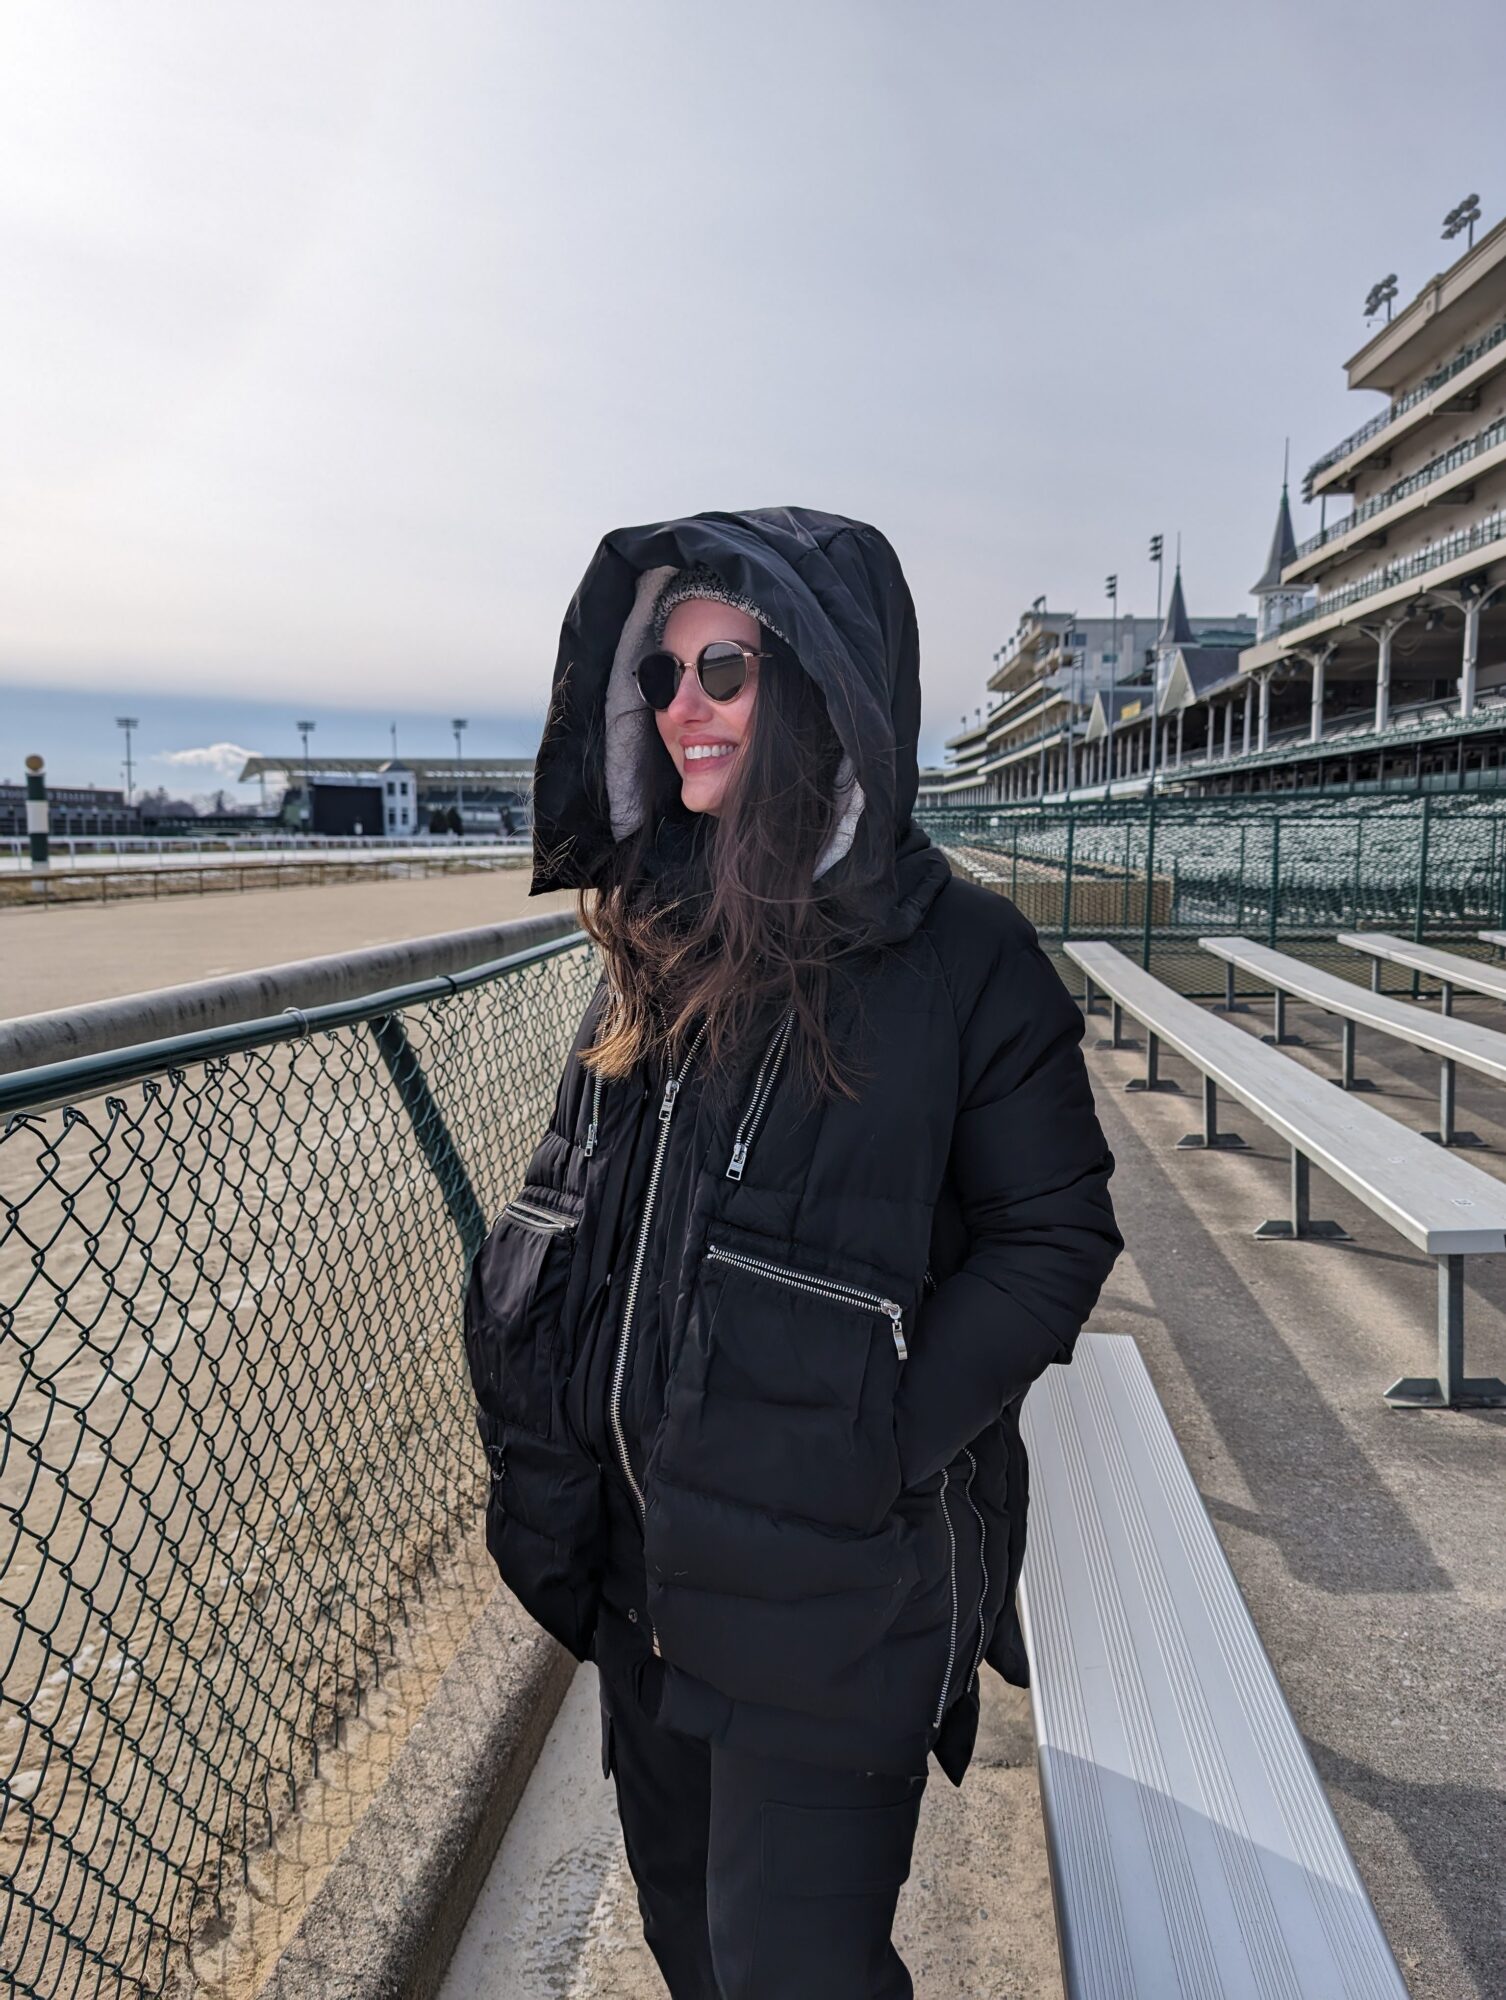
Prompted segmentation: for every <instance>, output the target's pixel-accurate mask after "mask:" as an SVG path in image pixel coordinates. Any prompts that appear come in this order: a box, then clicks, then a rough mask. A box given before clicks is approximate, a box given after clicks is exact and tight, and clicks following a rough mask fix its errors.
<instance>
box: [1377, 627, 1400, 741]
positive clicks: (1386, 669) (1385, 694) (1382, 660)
mask: <svg viewBox="0 0 1506 2000" xmlns="http://www.w3.org/2000/svg"><path fill="white" fill-rule="evenodd" d="M1395 637H1396V627H1395V626H1394V625H1393V624H1392V623H1391V621H1390V619H1389V618H1388V619H1387V620H1386V622H1385V624H1384V625H1382V627H1381V629H1380V652H1379V654H1378V655H1377V657H1376V662H1375V726H1376V728H1377V729H1389V728H1390V726H1391V641H1392V640H1393V639H1394V638H1395Z"/></svg>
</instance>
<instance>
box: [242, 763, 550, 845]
mask: <svg viewBox="0 0 1506 2000" xmlns="http://www.w3.org/2000/svg"><path fill="white" fill-rule="evenodd" d="M533 761H534V760H533V759H532V758H531V757H530V758H521V757H516V758H515V757H502V758H498V757H464V758H460V759H456V758H454V757H404V758H400V759H399V758H391V757H320V758H319V760H318V762H317V764H315V763H313V762H312V760H311V761H310V766H309V771H308V776H309V778H310V779H311V780H312V788H313V805H314V813H313V827H314V831H315V832H317V833H340V834H347V835H348V834H353V833H354V831H355V826H356V822H357V821H359V822H360V825H361V831H362V833H363V835H369V836H381V837H385V838H390V839H394V840H405V839H411V838H412V837H413V835H414V834H417V833H427V832H428V831H429V828H430V825H431V822H432V821H434V820H435V819H436V818H443V819H444V820H445V821H446V822H448V821H449V818H450V814H451V811H452V809H454V810H456V811H458V813H459V814H460V817H461V820H462V824H463V827H464V830H465V831H466V832H467V833H497V834H505V833H507V832H509V831H511V832H515V833H524V832H527V830H528V829H529V828H530V827H531V825H532V823H533ZM257 779H265V780H268V781H270V782H272V783H276V784H281V785H283V786H285V787H286V792H285V795H284V798H283V809H282V818H283V823H284V824H285V825H290V826H295V827H300V826H305V825H307V824H308V814H307V813H306V811H305V798H304V780H305V771H304V764H303V759H302V757H301V756H299V755H297V754H296V753H295V754H294V755H293V756H291V757H250V758H248V759H247V760H246V765H245V768H244V770H243V771H242V772H241V774H240V782H241V783H242V784H243V785H244V784H250V783H253V782H254V781H255V780H257Z"/></svg>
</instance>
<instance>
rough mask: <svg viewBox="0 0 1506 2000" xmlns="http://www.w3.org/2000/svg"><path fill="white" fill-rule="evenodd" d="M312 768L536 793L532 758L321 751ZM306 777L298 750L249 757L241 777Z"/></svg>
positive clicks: (249, 780) (292, 780) (424, 785)
mask: <svg viewBox="0 0 1506 2000" xmlns="http://www.w3.org/2000/svg"><path fill="white" fill-rule="evenodd" d="M308 761H309V768H310V769H311V770H315V771H321V772H330V771H344V772H351V773H354V772H366V771H387V770H395V771H411V772H412V773H413V776H414V778H415V779H416V780H417V782H418V787H419V790H420V791H426V790H427V789H428V788H429V787H430V786H431V785H439V786H441V787H442V786H445V785H453V784H454V782H455V780H456V778H457V777H459V778H461V779H462V780H463V781H464V782H465V783H466V784H468V785H475V786H480V785H488V784H491V785H498V786H501V787H503V788H505V789H506V790H508V791H513V792H532V790H533V763H534V760H533V758H532V757H331V756H329V755H328V754H327V753H326V752H325V751H323V750H319V751H316V752H313V753H311V754H310V757H309V760H308ZM302 776H303V753H302V751H299V750H295V751H294V752H292V754H291V755H289V756H286V757H248V758H247V759H246V763H245V768H244V769H243V770H242V772H241V775H240V782H241V783H242V784H243V785H249V784H253V783H255V781H256V780H257V779H258V778H269V779H271V780H273V781H274V782H281V783H283V784H290V785H291V784H297V783H298V782H300V780H301V779H302Z"/></svg>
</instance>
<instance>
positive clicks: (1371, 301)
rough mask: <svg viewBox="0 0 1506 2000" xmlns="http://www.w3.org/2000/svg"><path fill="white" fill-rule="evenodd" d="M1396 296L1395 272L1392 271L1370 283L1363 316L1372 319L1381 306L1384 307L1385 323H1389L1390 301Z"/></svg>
mask: <svg viewBox="0 0 1506 2000" xmlns="http://www.w3.org/2000/svg"><path fill="white" fill-rule="evenodd" d="M1395 297H1396V273H1395V272H1394V271H1392V272H1390V273H1388V275H1387V276H1386V277H1384V278H1382V279H1381V281H1380V283H1379V284H1376V285H1372V286H1371V287H1370V290H1369V292H1368V293H1367V294H1366V297H1365V317H1366V319H1374V318H1375V315H1376V314H1377V313H1378V312H1379V311H1380V309H1381V307H1382V306H1384V307H1385V308H1386V324H1387V326H1389V325H1390V324H1391V302H1392V300H1393V299H1394V298H1395Z"/></svg>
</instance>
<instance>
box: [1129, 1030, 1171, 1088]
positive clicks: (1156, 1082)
mask: <svg viewBox="0 0 1506 2000" xmlns="http://www.w3.org/2000/svg"><path fill="white" fill-rule="evenodd" d="M1124 1087H1125V1089H1126V1090H1175V1089H1177V1088H1178V1086H1177V1085H1176V1084H1174V1083H1173V1082H1171V1080H1170V1079H1169V1078H1166V1077H1163V1076H1162V1074H1161V1037H1160V1036H1159V1035H1153V1034H1151V1032H1150V1030H1149V1029H1147V1030H1146V1033H1145V1074H1144V1076H1132V1077H1131V1078H1130V1080H1129V1082H1128V1083H1127V1084H1126V1085H1125V1086H1124Z"/></svg>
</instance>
